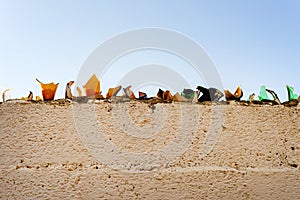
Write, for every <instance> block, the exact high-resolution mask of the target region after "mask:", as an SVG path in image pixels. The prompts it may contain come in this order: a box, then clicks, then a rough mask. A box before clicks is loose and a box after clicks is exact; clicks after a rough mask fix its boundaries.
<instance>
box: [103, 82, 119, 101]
mask: <svg viewBox="0 0 300 200" xmlns="http://www.w3.org/2000/svg"><path fill="white" fill-rule="evenodd" d="M121 88H122V87H121V86H120V85H119V86H117V87H115V88H109V89H108V92H107V94H106V98H107V99H109V98H111V97H112V96H116V95H117V93H118V92H119V91H120V90H121Z"/></svg>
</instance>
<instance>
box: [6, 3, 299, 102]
mask: <svg viewBox="0 0 300 200" xmlns="http://www.w3.org/2000/svg"><path fill="white" fill-rule="evenodd" d="M299 13H300V1H298V0H294V1H293V0H278V1H272V0H251V1H249V0H245V1H240V0H210V1H201V0H195V1H192V0H187V1H176V0H172V1H171V0H170V1H167V0H166V1H159V0H152V1H146V0H136V1H133V0H124V1H121V0H119V1H116V0H111V1H105V0H103V1H102V0H97V1H96V0H89V1H83V0H82V1H79V0H43V1H39V0H26V1H21V0H19V1H16V0H0V27H1V29H0V69H1V72H0V92H2V91H3V90H4V89H7V88H12V91H11V92H10V97H11V98H20V97H22V96H27V95H28V94H29V90H30V91H33V93H34V95H39V96H41V90H40V86H39V84H38V83H37V82H36V81H35V78H39V79H40V80H41V81H42V82H44V83H49V82H55V83H59V87H58V90H57V94H56V98H63V97H64V90H65V85H66V83H67V82H68V81H70V80H76V78H77V77H78V74H79V72H80V70H81V68H82V66H83V64H84V63H85V61H86V60H87V58H88V57H89V55H90V54H91V53H92V52H93V51H94V50H95V49H96V48H97V47H98V46H99V45H101V44H102V43H104V42H105V41H107V40H109V39H110V38H112V37H113V36H116V35H118V34H120V33H124V32H126V31H131V30H134V29H140V28H145V27H156V28H162V29H168V30H174V31H176V32H178V33H181V34H184V35H186V36H187V37H189V38H191V39H192V40H193V41H195V42H196V43H198V44H199V45H200V46H201V47H202V48H203V49H204V50H205V52H206V53H207V55H208V56H209V57H210V59H211V60H212V62H213V63H214V65H215V67H216V69H217V71H218V73H219V75H220V77H221V80H222V84H223V87H224V88H226V89H229V90H231V91H232V92H234V90H235V89H236V87H237V86H238V85H241V87H242V88H243V90H244V98H243V99H247V98H248V96H249V94H251V93H255V94H259V88H260V86H261V85H266V87H267V88H270V89H273V90H274V91H275V92H277V94H278V96H279V98H280V100H281V101H286V100H287V92H286V88H285V85H286V84H288V85H291V86H293V87H294V89H295V92H296V93H298V94H299V93H300V73H299V72H300V67H299V60H300V37H299V36H300V26H299V24H300V14H299ZM129 58H131V59H129ZM122 59H123V61H122V60H121V59H120V60H119V61H118V62H119V65H117V64H116V65H115V66H111V68H110V71H111V72H110V73H107V76H106V77H101V78H103V79H101V90H102V91H103V93H104V94H106V91H107V89H108V88H109V87H113V86H116V84H117V83H118V80H119V79H120V77H122V76H124V74H126V71H128V72H129V71H130V70H132V69H133V68H132V66H133V65H136V64H139V65H141V64H151V63H153V62H154V63H156V64H162V63H163V64H165V65H167V66H169V67H170V68H172V69H174V70H175V71H178V73H179V74H184V78H185V79H186V80H189V81H190V85H191V88H192V89H195V88H196V86H197V85H205V81H203V80H201V79H199V80H198V79H197V77H195V76H194V74H193V73H192V71H190V70H187V68H189V66H188V64H187V63H185V62H184V61H182V60H181V61H179V60H180V59H179V58H178V57H176V56H174V55H170V54H168V53H164V52H157V51H156V52H151V51H144V52H143V53H141V52H135V53H133V54H131V55H128V58H122ZM136 60H139V62H136ZM121 61H122V62H123V63H122V62H121ZM141 61H143V62H141ZM118 62H116V63H118ZM126 66H127V67H126ZM119 71H122V73H121V74H118V72H119ZM114 74H115V76H114ZM206 86H208V87H209V85H206ZM73 89H74V88H73ZM219 89H221V90H222V89H223V88H219ZM146 92H147V91H146ZM149 92H150V91H149ZM172 92H177V91H172ZM73 93H74V94H75V95H76V92H75V90H74V92H73ZM150 93H151V92H150Z"/></svg>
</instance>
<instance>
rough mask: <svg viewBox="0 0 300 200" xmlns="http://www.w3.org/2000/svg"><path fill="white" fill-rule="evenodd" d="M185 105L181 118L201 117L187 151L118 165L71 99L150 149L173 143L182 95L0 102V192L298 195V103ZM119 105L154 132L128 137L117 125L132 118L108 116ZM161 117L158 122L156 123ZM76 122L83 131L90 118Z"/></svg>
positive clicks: (127, 145) (115, 137) (118, 136)
mask: <svg viewBox="0 0 300 200" xmlns="http://www.w3.org/2000/svg"><path fill="white" fill-rule="evenodd" d="M184 106H186V107H185V111H187V112H190V113H194V111H195V110H196V111H197V112H199V114H200V117H199V118H197V117H195V119H194V120H190V119H188V120H189V123H190V124H189V126H190V128H192V127H193V125H194V124H198V125H197V127H196V128H197V131H196V132H195V133H194V135H193V136H194V138H193V140H192V142H191V144H190V146H189V147H188V148H187V149H186V151H185V152H184V154H183V155H181V156H180V157H178V158H176V159H175V160H172V161H170V162H168V163H162V164H163V165H162V166H160V167H152V168H151V163H150V164H149V165H150V167H149V166H146V167H144V166H142V167H137V168H136V169H135V171H134V170H133V171H132V170H131V166H129V167H128V170H129V171H126V170H123V171H120V170H116V169H112V168H111V167H110V166H108V165H104V164H103V163H101V162H100V161H99V160H98V158H97V156H95V155H94V154H93V153H92V152H91V151H90V149H89V148H87V146H86V144H84V143H83V142H82V140H81V139H80V136H79V134H78V133H77V130H78V129H77V128H76V126H75V124H74V118H73V116H74V115H73V114H74V107H75V108H76V112H77V111H80V110H81V109H91V110H93V111H95V113H96V118H97V120H98V123H100V124H101V127H102V128H103V132H104V133H105V135H106V136H107V138H109V140H110V141H111V142H113V143H114V144H116V145H117V146H118V147H120V149H122V150H124V151H125V150H126V151H128V152H137V153H142V152H147V153H151V152H155V151H157V150H159V149H162V148H163V147H164V145H168V144H170V143H171V142H172V140H174V138H176V137H177V132H178V131H179V130H181V129H182V125H181V124H180V122H181V121H180V120H181V119H180V117H182V112H181V110H180V109H181V108H180V105H179V104H157V105H155V108H154V107H151V106H150V107H149V106H148V105H147V104H145V103H137V102H130V103H123V104H112V105H110V104H109V103H104V102H103V103H100V104H96V105H91V104H80V105H78V104H74V105H58V104H57V105H49V104H47V105H46V104H43V103H41V104H20V103H6V104H2V105H0V127H1V129H0V143H1V145H0V156H1V159H0V173H1V175H0V185H1V187H0V197H1V199H9V198H11V199H53V198H59V199H62V198H68V199H99V198H104V199H124V198H125V199H144V198H146V199H192V198H193V199H200V198H209V199H215V198H218V199H221V198H227V199H261V198H264V199H300V110H299V107H298V108H297V107H292V108H288V107H281V106H263V107H262V106H238V105H217V106H205V105H192V104H189V105H188V104H186V105H184ZM124 108H126V111H127V114H128V115H129V116H130V118H131V120H132V122H133V123H134V124H135V125H137V126H140V127H146V128H147V126H149V127H151V126H152V128H155V127H156V126H157V125H160V126H161V127H160V129H159V134H156V135H153V137H150V138H144V139H143V138H136V137H133V136H128V135H127V134H126V133H124V132H123V131H124V130H126V131H128V130H129V131H130V130H131V129H130V127H128V126H127V125H126V124H125V125H124V124H123V125H122V124H118V122H116V120H115V116H117V115H118V116H119V115H120V113H122V109H124ZM214 108H217V109H221V110H222V109H225V118H224V121H222V129H221V135H220V137H219V138H218V140H217V142H216V144H215V146H214V147H213V149H212V151H211V152H210V153H209V154H208V155H207V156H205V157H202V158H200V157H199V149H201V148H202V146H203V141H205V138H206V136H207V134H209V131H210V130H211V127H212V126H214V124H211V123H212V121H213V120H214V116H213V115H212V112H213V109H214ZM77 114H78V113H77ZM77 114H76V113H75V115H77ZM80 117H81V118H86V117H88V114H83V115H80ZM124 120H125V119H124ZM159 120H163V124H155V123H157V121H159ZM125 121H126V120H125ZM91 123H92V122H91ZM211 125H212V126H211ZM80 126H81V127H80V130H84V129H86V131H87V133H88V132H89V131H90V128H91V126H93V124H87V125H86V126H84V125H82V124H81V125H80ZM119 126H123V128H120V127H119ZM149 127H148V128H149ZM122 130H123V131H122ZM179 148H180V146H179ZM179 150H180V149H179ZM170 153H172V152H170ZM116 164H117V165H116V166H121V164H120V163H116ZM143 167H144V168H143ZM133 169H134V167H133ZM130 170H131V171H130Z"/></svg>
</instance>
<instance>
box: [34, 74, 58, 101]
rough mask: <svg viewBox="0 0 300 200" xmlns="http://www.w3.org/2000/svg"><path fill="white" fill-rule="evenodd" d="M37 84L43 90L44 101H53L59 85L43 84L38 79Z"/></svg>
mask: <svg viewBox="0 0 300 200" xmlns="http://www.w3.org/2000/svg"><path fill="white" fill-rule="evenodd" d="M36 80H37V82H39V83H40V85H41V88H42V95H43V100H44V101H49V100H53V99H54V96H55V93H56V89H57V87H58V83H57V84H55V83H53V82H52V83H46V84H44V83H42V82H41V81H39V80H38V79H36Z"/></svg>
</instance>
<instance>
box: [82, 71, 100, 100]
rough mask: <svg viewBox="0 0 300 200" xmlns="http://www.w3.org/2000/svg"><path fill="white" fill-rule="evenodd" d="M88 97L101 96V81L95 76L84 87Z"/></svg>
mask: <svg viewBox="0 0 300 200" xmlns="http://www.w3.org/2000/svg"><path fill="white" fill-rule="evenodd" d="M83 88H84V89H85V94H86V96H96V95H99V94H100V81H99V79H98V78H97V76H96V75H95V74H93V76H92V77H91V78H90V79H89V80H88V81H87V83H86V84H85V85H84V86H83Z"/></svg>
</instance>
